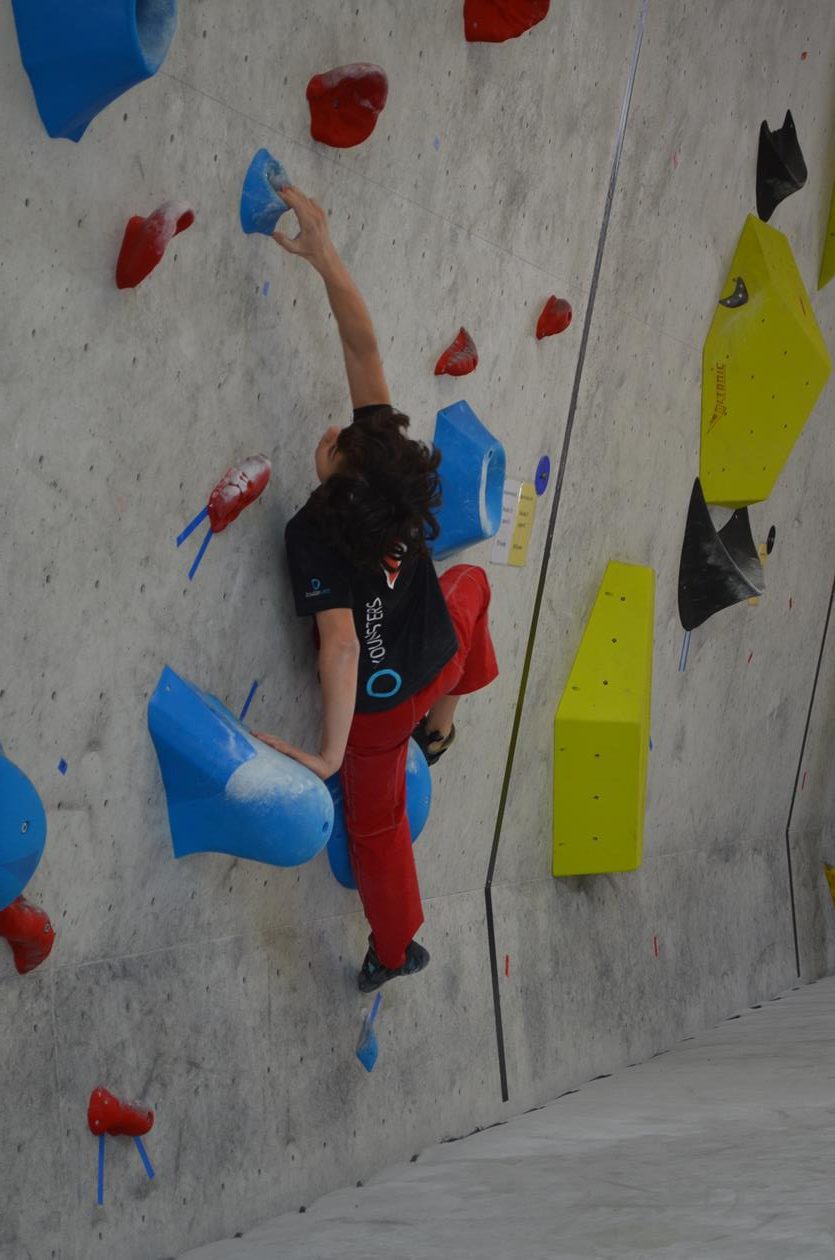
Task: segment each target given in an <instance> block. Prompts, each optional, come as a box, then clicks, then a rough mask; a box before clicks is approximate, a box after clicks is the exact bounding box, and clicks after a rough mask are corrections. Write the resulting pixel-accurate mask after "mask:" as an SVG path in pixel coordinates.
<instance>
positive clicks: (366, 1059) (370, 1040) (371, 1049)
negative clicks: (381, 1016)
mask: <svg viewBox="0 0 835 1260" xmlns="http://www.w3.org/2000/svg"><path fill="white" fill-rule="evenodd" d="M382 1000H383V995H382V993H378V994H377V996H376V997H375V998H374V1005H373V1006H372V1008H371V1012H370V1014H368V1015H364V1016H363V1020H362V1028H361V1030H360V1039H359V1041H358V1042H357V1058H358V1059H359V1061H360V1063H361V1064H362V1066H363V1067H364V1068H365V1070H366V1072H371V1071H373V1070H374V1065H375V1063H376V1062H377V1057H378V1055H379V1053H380V1045H379V1042H378V1041H377V1034H376V1033H375V1031H374V1020H375V1019H376V1018H377V1012H378V1011H379V1009H380V1003H381V1002H382Z"/></svg>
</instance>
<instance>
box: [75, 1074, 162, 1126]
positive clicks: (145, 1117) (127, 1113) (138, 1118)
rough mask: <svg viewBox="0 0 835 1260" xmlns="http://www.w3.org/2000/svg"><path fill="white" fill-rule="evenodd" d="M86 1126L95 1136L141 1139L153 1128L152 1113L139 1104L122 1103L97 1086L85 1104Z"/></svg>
mask: <svg viewBox="0 0 835 1260" xmlns="http://www.w3.org/2000/svg"><path fill="white" fill-rule="evenodd" d="M87 1124H88V1125H89V1127H90V1132H91V1133H95V1134H96V1135H98V1134H100V1133H109V1134H110V1135H111V1136H112V1137H142V1136H143V1134H145V1133H147V1132H148V1131H149V1130H150V1129H152V1128H153V1126H154V1113H153V1111H150V1110H149V1109H148V1108H147V1107H140V1105H139V1103H129V1102H122V1100H121V1098H117V1097H116V1095H115V1094H111V1092H110V1090H109V1089H103V1088H102V1086H101V1085H99V1086H97V1087H96V1089H94V1090H93V1092H92V1094H91V1095H90V1101H89V1103H88V1104H87Z"/></svg>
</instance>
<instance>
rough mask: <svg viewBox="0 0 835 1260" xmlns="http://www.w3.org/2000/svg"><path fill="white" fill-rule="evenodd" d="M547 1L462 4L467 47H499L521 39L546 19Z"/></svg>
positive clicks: (467, 1) (485, 0)
mask: <svg viewBox="0 0 835 1260" xmlns="http://www.w3.org/2000/svg"><path fill="white" fill-rule="evenodd" d="M550 6H551V0H464V34H465V35H466V37H467V39H468V40H469V41H470V43H483V44H501V43H504V41H505V40H506V39H515V38H516V36H517V35H524V33H525V31H529V30H530V29H531V27H532V26H536V25H537V24H538V23H539V22H541V21H542V20H543V18H545V17H547V16H548V9H549V8H550Z"/></svg>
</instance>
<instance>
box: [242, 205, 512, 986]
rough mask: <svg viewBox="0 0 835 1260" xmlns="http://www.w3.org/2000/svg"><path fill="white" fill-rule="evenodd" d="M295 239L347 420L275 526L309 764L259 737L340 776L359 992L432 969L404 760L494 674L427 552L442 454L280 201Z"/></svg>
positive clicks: (469, 580)
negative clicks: (324, 303)
mask: <svg viewBox="0 0 835 1260" xmlns="http://www.w3.org/2000/svg"><path fill="white" fill-rule="evenodd" d="M282 197H283V198H284V199H285V201H286V202H287V204H288V205H289V206H290V207H291V209H292V210H293V211H294V212H295V214H296V217H297V219H298V222H299V234H298V235H297V236H295V237H293V238H291V237H288V236H286V235H285V234H284V233H283V232H276V233H275V239H276V241H277V242H278V244H279V245H280V246H281V247H282V248H283V249H284V250H286V251H287V252H288V253H290V254H295V255H297V256H298V257H300V258H306V259H307V261H308V262H309V263H310V264H311V265H312V266H313V268H314V269H315V270H316V271H317V272H318V273H319V275H320V276H321V277H322V279H323V280H324V282H325V289H326V291H327V295H328V299H329V301H330V305H331V309H332V311H333V314H334V318H335V319H336V324H337V328H338V329H339V335H340V338H341V340H342V349H343V353H344V358H345V368H346V371H347V375H348V387H349V390H350V394H351V402H352V404H353V408H354V413H353V421H352V423H351V424H349V425H348V426H347V427H346V428H338V427H337V426H332V427H331V428H329V429H327V430H326V431H325V433H324V434H323V435H322V437H321V439H320V441H319V444H318V446H317V447H316V451H315V456H314V460H315V466H316V473H317V476H318V479H319V482H320V485H319V487H318V489H316V490H314V492H313V493H312V494H311V496H310V498H309V499H308V500H307V502H306V503H305V505H304V507H302V509H301V510H300V511H299V512H297V513H296V515H295V516H294V517H293V518H292V519H291V520H290V521H289V522H288V524H287V529H286V533H285V542H286V547H287V558H288V562H289V568H290V577H291V582H292V587H293V595H294V599H295V605H296V612H297V613H298V614H299V615H300V616H307V617H309V616H311V615H312V616H313V617H315V626H316V635H317V642H318V646H319V678H320V681H321V687H322V700H323V722H322V738H321V742H320V747H319V752H318V753H317V754H313V753H307V752H304V751H303V750H301V749H299V748H295V747H293V746H292V745H291V744H288V743H285V741H284V740H282V739H278V738H276V737H274V736H271V735H264V734H261V735H259V738H260V739H262V740H264V742H265V743H267V744H269V745H271V747H273V748H276V749H277V750H278V751H279V752H282V753H285V754H286V755H287V756H289V757H293V758H295V759H296V760H297V761H300V762H301V763H302V765H305V766H307V767H308V768H309V769H310V770H312V771H314V773H316V774H318V775H319V776H320V777H321V778H322V779H327V778H329V777H330V776H331V775H333V774H335V773H336V772H337V771H341V779H342V788H343V794H344V802H345V821H346V827H347V832H348V838H349V852H350V855H351V863H352V866H353V870H354V875H355V877H356V881H357V888H358V890H359V894H360V897H361V899H362V904H363V909H364V910H365V915H366V918H367V919H368V922H369V924H370V926H371V935H370V937H369V945H368V952H367V954H366V956H365V960H364V962H363V964H362V969H361V971H360V974H359V988H360V989H361V990H362V992H364V993H368V992H370V991H371V990H373V989H377V988H379V986H380V985H381V984H384V983H385V982H386V981H387V980H390V979H392V978H393V977H394V976H404V975H413V974H414V973H415V972H418V971H422V970H423V968H424V967H425V966H426V964H427V963H428V962H429V954H428V953H427V951H426V950H425V949H424V948H423V946H422V945H419V944H418V943H417V941H415V940H414V935H415V933H416V932H417V930H418V928H419V927H420V925H421V924H422V922H423V911H422V908H421V903H420V891H419V888H418V880H417V872H416V870H415V863H414V857H413V855H412V843H411V835H410V833H409V821H408V818H407V815H406V757H407V750H408V743H409V737H410V736H411V735H412V734H414V736H415V738H416V740H417V741H418V743H419V744H420V746H421V747H422V749H423V750H424V753H425V755H426V758H427V761H428V762H429V764H430V765H431V764H434V762H436V761H437V760H438V758H439V757H440V756H441V755H442V754H443V753H444V752H445V751H446V749H447V748H448V747H449V745H450V744H451V743H452V740H453V738H454V735H455V727H454V725H453V716H454V714H455V708H456V705H457V703H458V700H459V697H460V696H462V695H465V694H467V693H469V692H473V691H478V690H479V689H480V688H481V687H485V686H487V684H488V683H490V682H492V680H493V679H494V678H495V677H496V675H497V674H498V668H497V666H496V657H495V653H494V651H493V644H492V642H491V639H490V631H489V627H488V622H487V609H488V605H489V603H490V587H489V585H488V582H487V576H486V574H485V572H484V570H483V569H480V568H477V567H475V566H474V565H470V564H459V565H455V566H454V567H453V568H451V569H448V570H447V572H446V573H444V574H443V576H442V577H441V578H440V580H439V579H438V577H437V575H436V573H435V569H434V566H433V564H432V560H431V558H430V556H429V552H428V550H427V546H426V539H427V537H428V538H430V539H431V538H434V537H437V528H438V527H437V522H436V520H435V517H434V515H433V509H434V508H436V507H437V506H438V503H439V502H440V493H439V485H440V483H439V477H438V465H439V463H440V454H439V453H438V452H437V451H433V450H432V449H431V448H429V447H427V446H425V445H424V444H423V443H422V442H416V441H412V440H410V439H409V438H408V437H407V435H406V430H407V429H408V425H409V420H408V417H407V416H405V415H403V414H402V413H401V412H399V411H396V410H395V409H394V408H393V407H392V406H391V402H390V398H389V390H388V385H387V384H386V379H385V376H384V374H383V365H382V362H381V359H380V352H379V349H378V347H377V341H376V337H375V335H374V327H373V325H372V322H371V317H370V315H369V313H368V310H367V308H366V306H365V303H364V301H363V299H362V296H361V294H360V292H359V290H358V288H357V287H356V285H355V284H354V282H353V280H352V279H351V276H350V275H349V273H348V270H347V268H346V267H345V265H344V264H343V262H342V261H341V259H340V258H339V255H338V253H337V251H336V248H335V247H334V245H333V243H332V241H331V239H330V236H329V233H328V228H327V219H326V217H325V214H324V212H323V211H322V209H321V208H320V207H319V206H318V205H317V204H316V202H314V201H311V200H310V199H309V198H308V197H306V196H304V195H303V193H301V192H300V191H299V190H298V189H296V188H286V189H283V190H282Z"/></svg>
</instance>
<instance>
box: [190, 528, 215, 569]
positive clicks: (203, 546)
mask: <svg viewBox="0 0 835 1260" xmlns="http://www.w3.org/2000/svg"><path fill="white" fill-rule="evenodd" d="M211 541H212V527H211V525H210V526H209V528H208V531H207V533H206V537H205V538H204V539H203V541H202V543H201V544H200V550H199V551H198V553H197V555H196V556H195V557H194V564H193V565H192V566H191V568H190V569H189V571H188V580H189V582H190V581H191V580H192V578H193V577H194V575H195V573H196V572H197V570H198V569H199V568H200V561H201V560H202V559H203V557H204V556H205V554H206V548H207V547H208V545H209V543H210V542H211Z"/></svg>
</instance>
